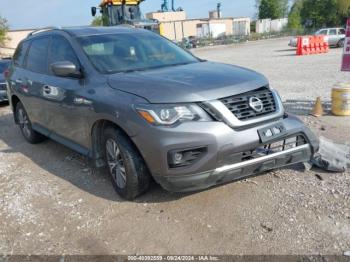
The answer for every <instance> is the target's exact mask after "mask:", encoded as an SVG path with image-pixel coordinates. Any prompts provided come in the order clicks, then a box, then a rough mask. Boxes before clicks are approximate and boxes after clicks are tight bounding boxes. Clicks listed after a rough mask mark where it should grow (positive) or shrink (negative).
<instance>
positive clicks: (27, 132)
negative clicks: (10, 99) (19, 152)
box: [15, 102, 46, 144]
mask: <svg viewBox="0 0 350 262" xmlns="http://www.w3.org/2000/svg"><path fill="white" fill-rule="evenodd" d="M15 112H16V119H17V122H18V125H19V128H20V130H21V132H22V135H23V136H24V138H25V139H26V140H27V141H28V142H29V143H31V144H37V143H40V142H42V141H44V140H45V139H46V137H45V136H43V135H41V134H39V133H38V132H36V131H34V130H33V128H32V123H31V122H30V119H29V117H28V114H27V112H26V110H25V109H24V106H23V104H22V103H21V102H18V104H17V105H16V111H15Z"/></svg>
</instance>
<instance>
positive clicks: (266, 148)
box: [241, 135, 307, 161]
mask: <svg viewBox="0 0 350 262" xmlns="http://www.w3.org/2000/svg"><path fill="white" fill-rule="evenodd" d="M305 144H307V141H306V140H305V138H304V136H302V135H298V136H294V137H290V138H286V139H284V140H281V141H278V142H275V143H272V144H266V145H263V146H261V147H258V148H256V149H254V150H250V151H248V152H243V153H242V155H241V161H248V160H252V159H256V158H259V157H263V156H267V155H271V154H274V153H278V152H283V151H285V150H288V149H292V148H295V147H298V146H302V145H305Z"/></svg>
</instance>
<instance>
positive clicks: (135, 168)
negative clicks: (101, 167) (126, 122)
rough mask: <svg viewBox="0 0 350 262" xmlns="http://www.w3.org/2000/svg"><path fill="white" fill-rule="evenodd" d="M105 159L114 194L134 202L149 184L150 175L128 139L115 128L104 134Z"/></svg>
mask: <svg viewBox="0 0 350 262" xmlns="http://www.w3.org/2000/svg"><path fill="white" fill-rule="evenodd" d="M104 146H105V159H106V162H107V164H108V167H109V172H110V175H111V178H112V183H113V186H114V188H115V190H116V192H117V193H118V194H119V195H120V196H121V197H123V198H125V199H127V200H134V199H135V198H136V197H137V196H139V195H141V194H142V193H144V192H145V191H146V190H147V189H148V188H149V184H150V180H151V179H150V175H149V172H148V169H147V167H146V165H145V163H144V160H143V158H142V157H141V155H140V153H139V152H138V151H137V149H136V148H135V146H134V145H133V144H132V142H131V141H130V139H129V138H128V137H127V136H126V135H125V134H123V133H122V132H120V131H119V130H118V129H116V128H111V127H109V128H107V129H106V130H105V132H104Z"/></svg>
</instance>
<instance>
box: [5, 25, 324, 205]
mask: <svg viewBox="0 0 350 262" xmlns="http://www.w3.org/2000/svg"><path fill="white" fill-rule="evenodd" d="M7 84H8V97H9V100H10V103H11V106H12V109H13V111H14V118H15V121H16V123H17V124H18V125H19V127H20V129H21V132H22V134H23V136H24V138H25V139H26V140H27V141H28V142H30V143H38V142H40V141H42V140H43V139H45V138H47V137H48V138H51V139H53V140H56V141H58V142H59V143H62V144H64V145H66V146H68V147H70V148H72V149H73V150H76V151H78V152H80V153H81V154H83V155H86V156H88V157H89V158H90V159H92V160H93V163H94V165H95V166H97V167H103V166H108V167H109V171H110V174H111V177H112V182H113V185H114V187H115V189H116V191H117V192H118V193H119V194H120V195H121V196H122V197H124V198H126V199H129V200H131V199H134V198H135V197H137V196H138V195H140V194H141V193H143V192H145V191H146V190H147V188H148V186H149V184H150V181H151V180H152V178H153V179H154V180H155V181H156V182H157V183H159V184H160V185H161V186H162V187H163V188H165V189H167V190H169V191H175V192H185V191H194V190H202V189H206V188H209V187H211V186H214V185H218V184H223V183H228V182H231V181H234V180H237V179H241V178H244V177H247V176H251V175H256V174H259V173H262V172H264V171H267V170H271V169H274V168H278V167H282V166H285V165H290V164H294V163H299V162H305V161H309V159H310V157H311V155H312V154H313V153H314V152H315V150H316V149H317V147H318V141H317V138H316V137H314V135H313V134H312V133H311V132H310V130H309V129H308V128H306V127H305V125H304V124H303V123H302V122H301V121H299V120H298V119H297V118H295V117H293V116H290V115H287V114H286V113H285V112H284V109H283V106H282V102H281V99H280V97H279V96H278V94H277V92H276V90H274V89H272V88H271V87H270V86H269V82H268V81H267V79H266V78H265V77H264V76H262V75H261V74H259V73H256V72H254V71H251V70H249V69H245V68H242V67H238V66H233V65H226V64H219V63H213V62H208V61H205V60H201V59H199V58H197V57H194V56H193V55H191V54H190V53H188V52H187V51H185V50H183V49H181V48H180V47H178V46H176V45H175V44H173V43H172V42H170V41H168V40H166V39H164V38H162V37H161V36H159V35H156V34H154V33H152V32H149V31H144V30H141V29H133V28H126V27H109V28H91V27H86V28H69V29H54V28H51V29H45V30H41V31H36V32H33V33H31V34H30V35H29V36H28V37H27V38H26V39H24V40H23V41H22V42H21V43H20V44H19V46H18V48H17V50H16V53H15V55H14V57H13V61H12V65H11V66H10V72H9V75H8V78H7Z"/></svg>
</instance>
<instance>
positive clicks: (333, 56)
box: [193, 38, 350, 100]
mask: <svg viewBox="0 0 350 262" xmlns="http://www.w3.org/2000/svg"><path fill="white" fill-rule="evenodd" d="M288 40H289V39H288V38H283V39H278V40H265V41H257V42H249V43H246V44H241V45H234V46H226V47H222V46H220V47H209V48H203V49H198V50H195V51H194V52H193V53H194V54H195V55H197V56H199V57H201V58H203V59H208V60H212V61H217V62H222V63H229V64H236V65H240V66H243V67H248V68H251V69H254V70H256V71H258V72H260V73H262V74H264V75H265V76H266V77H267V78H268V79H269V80H270V84H271V86H272V87H274V88H275V89H277V90H278V91H279V92H280V94H281V96H282V98H283V99H285V100H286V99H301V100H309V99H311V100H315V97H317V96H321V97H322V98H323V99H326V100H330V96H331V88H332V87H333V86H334V85H335V84H337V83H338V82H344V81H348V82H349V81H350V77H349V74H348V73H344V72H340V63H341V54H342V49H341V48H334V49H331V52H329V53H328V54H322V55H313V56H295V49H291V48H290V47H289V46H288V45H287V43H288Z"/></svg>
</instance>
